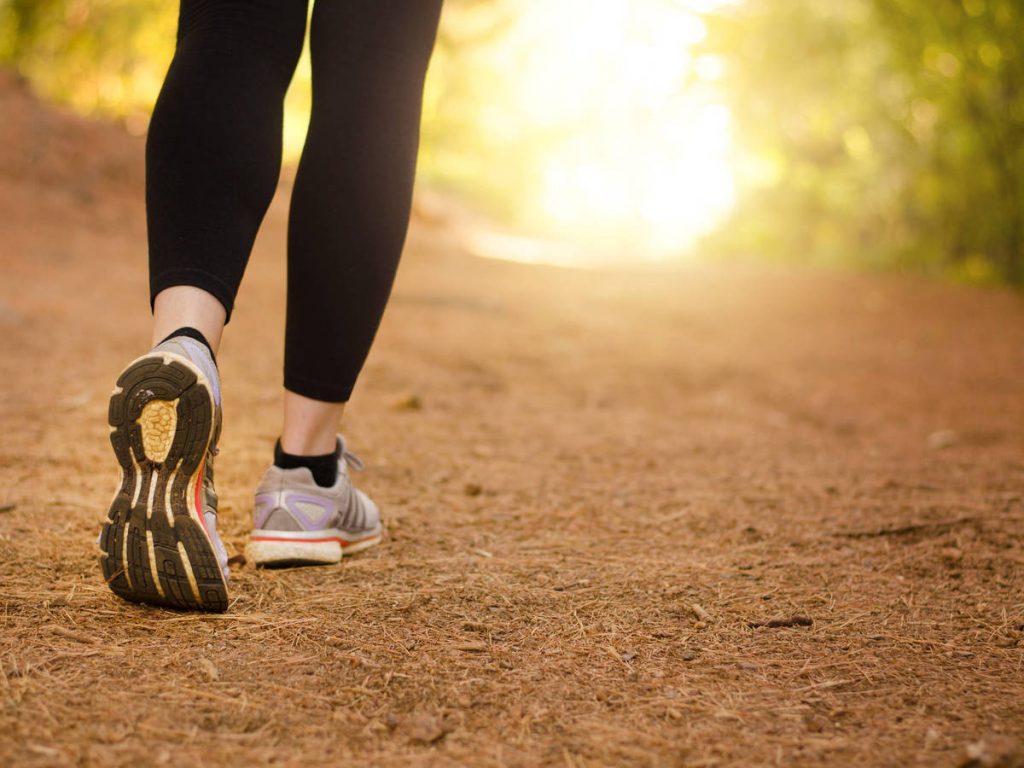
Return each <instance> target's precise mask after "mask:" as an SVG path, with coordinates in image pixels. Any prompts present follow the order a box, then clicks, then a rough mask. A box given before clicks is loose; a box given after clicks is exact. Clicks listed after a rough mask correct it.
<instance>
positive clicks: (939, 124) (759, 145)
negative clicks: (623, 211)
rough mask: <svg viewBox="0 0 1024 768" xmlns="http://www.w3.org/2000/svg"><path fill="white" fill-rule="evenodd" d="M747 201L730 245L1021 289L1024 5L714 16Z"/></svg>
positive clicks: (833, 5)
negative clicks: (997, 283) (934, 274)
mask: <svg viewBox="0 0 1024 768" xmlns="http://www.w3.org/2000/svg"><path fill="white" fill-rule="evenodd" d="M706 21H707V23H708V26H709V35H708V37H707V39H706V40H705V42H704V43H703V45H702V49H703V50H704V52H705V54H706V55H717V56H720V57H722V58H723V59H724V61H725V64H726V66H725V67H724V72H725V75H724V81H723V86H724V89H725V93H726V97H727V99H728V103H729V105H730V108H731V110H732V112H733V115H734V118H735V130H736V134H737V136H736V143H737V146H738V153H739V158H738V159H737V171H738V174H739V188H740V190H741V194H740V199H739V202H738V205H737V207H736V208H735V209H734V211H733V213H732V215H731V217H730V219H729V220H728V221H727V222H725V224H724V225H723V226H722V227H720V228H719V229H718V230H717V231H716V232H715V233H714V234H713V235H712V236H711V237H709V238H708V240H707V242H706V246H707V247H709V248H711V249H713V250H717V251H720V252H728V253H743V254H747V253H753V254H757V255H759V256H776V257H780V258H794V257H798V258H810V259H819V260H828V261H838V262H844V263H846V262H854V263H867V264H885V265H896V266H899V267H906V268H913V269H917V270H924V271H928V272H933V273H943V274H947V275H953V276H955V277H959V278H962V279H967V280H970V281H975V282H990V281H1006V282H1011V283H1016V284H1021V283H1022V282H1024V5H1022V4H1021V3H1020V1H1019V0H842V2H836V1H835V0H747V1H746V2H744V3H740V4H737V5H735V6H733V7H730V8H728V9H724V10H723V11H721V12H719V13H717V14H715V15H712V16H709V17H708V18H707V19H706Z"/></svg>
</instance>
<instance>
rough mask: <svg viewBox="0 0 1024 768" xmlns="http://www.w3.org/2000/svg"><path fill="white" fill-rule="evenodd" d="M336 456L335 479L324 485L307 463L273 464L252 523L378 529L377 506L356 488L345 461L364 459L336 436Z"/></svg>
mask: <svg viewBox="0 0 1024 768" xmlns="http://www.w3.org/2000/svg"><path fill="white" fill-rule="evenodd" d="M338 446H339V449H340V451H339V453H340V457H341V458H339V460H338V477H337V480H336V481H335V483H334V485H333V486H332V487H330V488H324V487H322V486H319V485H317V484H316V481H314V480H313V473H312V472H310V471H309V470H308V469H306V468H305V467H298V468H296V469H282V468H281V467H278V466H271V467H270V468H269V469H268V470H267V472H266V474H265V475H264V476H263V480H262V482H260V484H259V487H257V489H256V507H255V512H254V525H255V527H256V529H257V530H263V531H268V530H269V531H295V532H299V531H301V532H313V531H329V530H336V531H341V532H342V533H345V534H347V535H349V536H357V535H360V534H366V533H371V532H376V531H379V530H380V512H379V510H378V509H377V505H376V504H374V503H373V501H371V500H370V498H369V497H368V496H367V495H366V494H365V493H363V492H362V491H360V490H359V489H357V488H355V487H354V486H353V485H352V481H351V479H350V478H349V475H348V467H349V466H352V467H353V468H355V469H362V467H363V464H362V462H361V461H360V460H359V459H358V457H356V456H355V455H354V454H352V453H350V452H349V451H348V450H346V448H345V441H344V438H342V437H341V436H340V435H339V436H338Z"/></svg>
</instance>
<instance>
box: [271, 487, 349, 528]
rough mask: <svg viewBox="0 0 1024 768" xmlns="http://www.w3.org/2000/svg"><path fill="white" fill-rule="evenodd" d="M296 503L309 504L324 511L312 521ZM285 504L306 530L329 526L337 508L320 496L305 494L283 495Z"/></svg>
mask: <svg viewBox="0 0 1024 768" xmlns="http://www.w3.org/2000/svg"><path fill="white" fill-rule="evenodd" d="M298 503H304V504H311V505H313V506H316V507H319V508H320V509H322V510H323V511H324V516H323V517H322V518H321V519H320V520H318V521H314V520H311V519H310V518H309V515H307V514H306V513H305V512H303V511H302V509H301V508H300V507H299V506H298ZM284 504H285V506H286V507H287V508H288V511H289V512H291V513H292V516H293V517H294V518H295V519H296V520H297V521H298V523H299V525H301V526H302V527H303V528H304V529H305V530H307V531H323V530H326V529H328V528H330V527H331V522H332V521H333V520H334V517H335V515H336V514H337V509H335V507H334V505H333V504H331V503H330V502H329V501H328V500H327V499H325V498H323V497H322V496H306V495H304V494H298V493H289V494H288V495H287V496H286V497H285V501H284Z"/></svg>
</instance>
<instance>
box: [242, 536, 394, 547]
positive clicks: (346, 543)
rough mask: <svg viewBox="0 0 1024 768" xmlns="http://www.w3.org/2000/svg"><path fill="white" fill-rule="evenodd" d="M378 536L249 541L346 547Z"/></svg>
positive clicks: (252, 537) (252, 538) (267, 537)
mask: <svg viewBox="0 0 1024 768" xmlns="http://www.w3.org/2000/svg"><path fill="white" fill-rule="evenodd" d="M378 536H380V534H379V533H374V534H372V535H370V536H364V537H363V538H361V539H352V540H351V541H349V540H348V539H343V538H341V537H340V536H327V537H325V538H322V539H282V538H279V537H277V536H250V537H249V541H283V542H286V543H288V544H322V543H323V542H325V541H336V542H338V543H339V544H341V546H343V547H347V546H349V545H351V544H358V543H360V542H362V541H369V540H370V539H375V538H377V537H378Z"/></svg>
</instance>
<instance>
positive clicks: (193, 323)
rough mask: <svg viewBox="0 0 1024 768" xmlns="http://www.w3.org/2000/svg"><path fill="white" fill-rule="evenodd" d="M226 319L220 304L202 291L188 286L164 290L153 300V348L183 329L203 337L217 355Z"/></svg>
mask: <svg viewBox="0 0 1024 768" xmlns="http://www.w3.org/2000/svg"><path fill="white" fill-rule="evenodd" d="M226 318H227V311H226V310H225V309H224V305H223V304H221V303H220V300H218V299H217V298H216V297H215V296H214V295H213V294H212V293H207V292H206V291H204V290H203V289H202V288H196V287H194V286H191V285H175V286H172V287H170V288H165V289H164V290H162V291H160V293H158V294H157V295H156V299H154V301H153V346H156V345H157V344H159V343H160V342H161V341H163V340H164V339H166V338H167V336H168V335H169V334H171V333H174V331H176V330H178V329H179V328H184V327H186V326H187V327H189V328H195V329H196V330H197V331H199V332H200V333H201V334H203V336H205V337H206V340H207V341H208V342H209V343H210V346H211V347H212V348H213V353H214V354H217V349H218V348H219V347H220V336H221V333H222V332H223V331H224V321H225V320H226Z"/></svg>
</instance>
